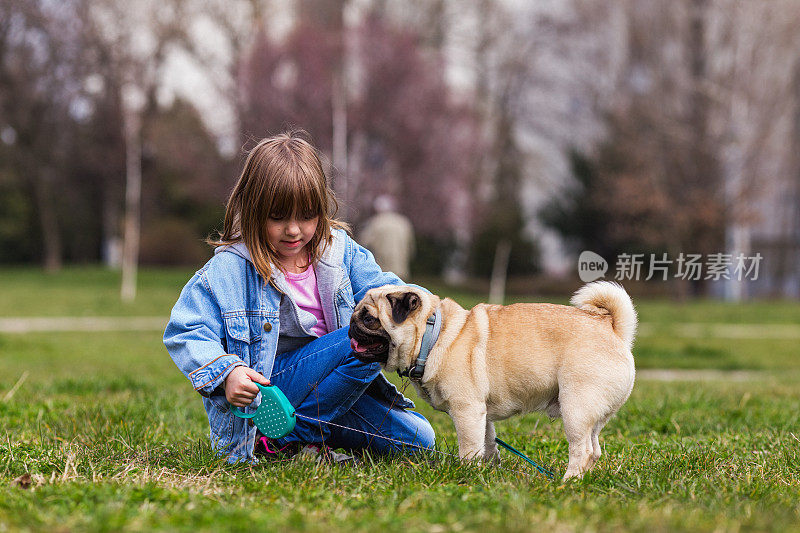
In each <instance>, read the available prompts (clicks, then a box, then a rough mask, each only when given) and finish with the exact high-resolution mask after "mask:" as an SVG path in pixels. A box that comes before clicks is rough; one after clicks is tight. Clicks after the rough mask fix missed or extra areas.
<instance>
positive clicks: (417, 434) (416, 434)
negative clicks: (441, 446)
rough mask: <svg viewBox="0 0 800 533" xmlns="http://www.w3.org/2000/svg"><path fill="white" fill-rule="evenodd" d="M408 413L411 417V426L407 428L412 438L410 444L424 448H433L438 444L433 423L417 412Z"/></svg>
mask: <svg viewBox="0 0 800 533" xmlns="http://www.w3.org/2000/svg"><path fill="white" fill-rule="evenodd" d="M407 412H408V414H409V415H411V416H410V417H409V420H410V424H409V425H408V428H407V431H408V433H409V437H410V440H409V441H408V442H410V443H412V444H415V445H417V446H422V447H423V448H433V447H434V445H435V444H436V434H435V433H434V431H433V426H431V423H430V422H428V420H427V419H426V418H425V417H424V416H422V415H421V414H419V413H417V412H416V411H407Z"/></svg>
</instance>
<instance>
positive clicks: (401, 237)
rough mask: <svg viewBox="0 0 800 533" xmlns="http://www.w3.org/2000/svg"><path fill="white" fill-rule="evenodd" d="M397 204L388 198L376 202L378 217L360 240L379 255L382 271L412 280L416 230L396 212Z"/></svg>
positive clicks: (367, 225) (383, 197)
mask: <svg viewBox="0 0 800 533" xmlns="http://www.w3.org/2000/svg"><path fill="white" fill-rule="evenodd" d="M395 204H396V202H395V199H394V198H392V197H391V196H388V195H381V196H378V197H377V198H376V199H375V204H374V207H375V215H373V216H372V218H370V219H369V220H367V222H366V223H365V225H364V229H363V230H362V231H361V239H360V240H361V242H362V243H363V244H364V246H366V247H367V248H369V249H370V250H371V251H372V253H373V254H374V255H375V261H376V262H377V263H378V265H380V267H381V269H383V270H384V271H388V272H394V273H395V274H396V275H397V276H398V277H400V278H402V279H408V277H409V263H410V262H411V258H412V257H413V255H414V228H413V227H412V226H411V221H409V220H408V217H406V216H404V215H401V214H400V213H398V212H396V210H395Z"/></svg>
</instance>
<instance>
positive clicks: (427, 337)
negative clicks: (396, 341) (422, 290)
mask: <svg viewBox="0 0 800 533" xmlns="http://www.w3.org/2000/svg"><path fill="white" fill-rule="evenodd" d="M441 330H442V313H441V311H439V309H436V311H434V313H433V314H432V315H431V316H429V317H428V320H427V321H426V322H425V333H424V334H423V335H422V344H421V346H420V348H419V355H418V356H417V362H416V364H415V365H414V367H413V368H409V369H407V370H405V371H403V372H401V371H399V370H398V371H397V374H398V375H399V376H400V377H405V376H408V377H409V378H411V379H422V375H423V374H424V373H425V363H426V362H427V361H428V355H429V354H430V353H431V349H432V348H433V345H434V344H436V341H437V340H439V332H440V331H441Z"/></svg>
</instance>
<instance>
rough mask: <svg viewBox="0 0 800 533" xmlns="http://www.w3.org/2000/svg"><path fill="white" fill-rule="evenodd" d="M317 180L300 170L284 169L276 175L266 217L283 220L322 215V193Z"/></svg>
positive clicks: (323, 200) (323, 209) (323, 199)
mask: <svg viewBox="0 0 800 533" xmlns="http://www.w3.org/2000/svg"><path fill="white" fill-rule="evenodd" d="M319 181H320V180H319V179H318V178H315V177H314V176H311V175H308V174H307V173H305V172H303V169H301V168H294V169H286V171H285V172H281V173H278V175H277V176H276V179H275V181H274V184H275V185H274V187H273V189H272V191H270V192H271V198H270V200H271V202H270V205H269V213H268V215H269V216H270V217H273V218H285V217H287V216H290V215H295V216H297V217H303V218H311V217H315V216H321V215H323V213H324V211H325V208H324V205H325V197H324V191H322V190H320V185H319Z"/></svg>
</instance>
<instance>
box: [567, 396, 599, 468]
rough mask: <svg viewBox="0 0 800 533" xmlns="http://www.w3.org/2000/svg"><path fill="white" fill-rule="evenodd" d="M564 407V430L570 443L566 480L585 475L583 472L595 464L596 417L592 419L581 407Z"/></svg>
mask: <svg viewBox="0 0 800 533" xmlns="http://www.w3.org/2000/svg"><path fill="white" fill-rule="evenodd" d="M564 407H565V408H563V409H562V410H561V413H562V417H563V419H564V432H565V433H566V434H567V443H569V464H568V465H567V472H566V473H565V474H564V480H565V481H566V480H567V479H569V478H572V477H577V478H580V477H583V474H584V473H585V472H586V471H588V470H589V469H590V468H591V467H592V464H594V460H593V459H592V454H593V453H594V447H593V445H592V430H593V429H594V425H595V424H594V422H595V420H596V419H594V420H592V419H591V418H592V417H589V416H587V415H588V413H585V412H582V411H581V410H580V409H577V410H573V409H570V408H569V406H564Z"/></svg>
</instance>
